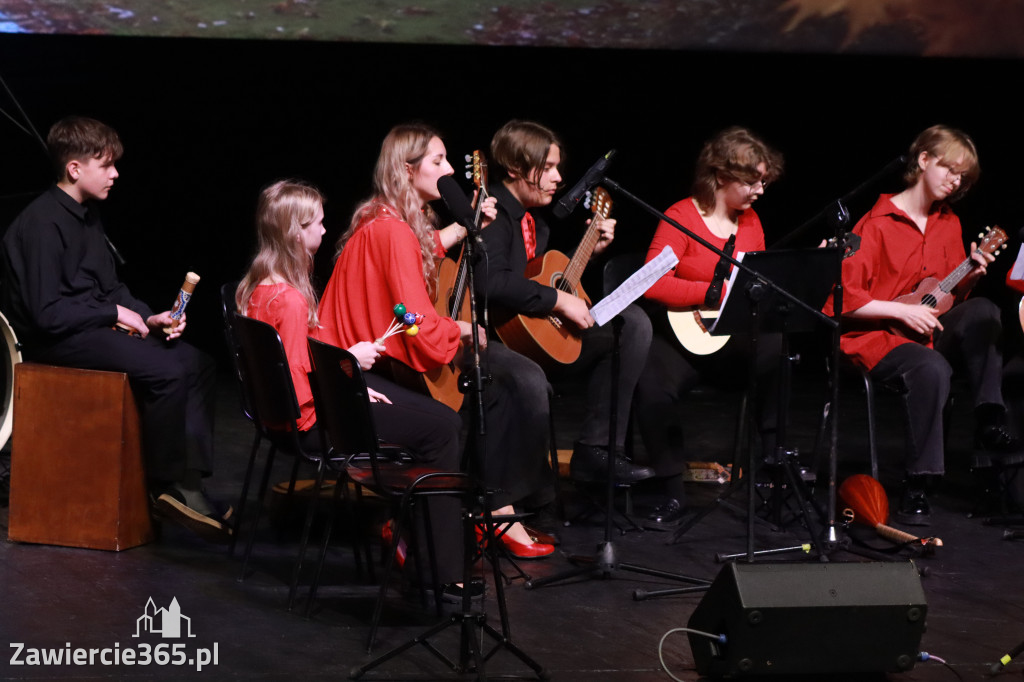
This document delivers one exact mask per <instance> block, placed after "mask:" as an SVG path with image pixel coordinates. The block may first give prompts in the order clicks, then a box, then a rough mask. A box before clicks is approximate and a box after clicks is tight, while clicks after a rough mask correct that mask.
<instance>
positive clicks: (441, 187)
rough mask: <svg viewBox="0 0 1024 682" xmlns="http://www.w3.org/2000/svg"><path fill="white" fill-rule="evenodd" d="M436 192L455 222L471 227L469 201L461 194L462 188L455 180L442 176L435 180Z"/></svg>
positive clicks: (472, 214) (471, 219) (472, 217)
mask: <svg viewBox="0 0 1024 682" xmlns="http://www.w3.org/2000/svg"><path fill="white" fill-rule="evenodd" d="M437 191H438V193H440V195H441V199H442V200H444V204H445V206H447V207H448V210H449V211H451V212H452V215H453V216H454V217H455V220H456V221H458V223H459V224H460V225H462V226H464V227H469V226H472V225H473V223H474V218H475V216H474V212H473V207H472V205H470V203H469V199H467V198H466V195H465V194H463V193H462V188H461V187H459V183H458V182H456V180H455V178H453V177H452V176H450V175H442V176H441V177H440V178H438V180H437Z"/></svg>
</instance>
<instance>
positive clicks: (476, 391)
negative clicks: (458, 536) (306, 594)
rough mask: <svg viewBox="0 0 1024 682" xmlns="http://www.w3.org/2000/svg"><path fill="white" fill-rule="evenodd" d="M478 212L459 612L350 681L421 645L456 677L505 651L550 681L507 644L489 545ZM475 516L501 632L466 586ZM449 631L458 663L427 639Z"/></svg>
mask: <svg viewBox="0 0 1024 682" xmlns="http://www.w3.org/2000/svg"><path fill="white" fill-rule="evenodd" d="M482 200H483V196H481V197H480V201H482ZM480 213H481V212H480V209H479V202H478V208H477V211H476V216H475V218H474V221H475V224H474V225H472V226H470V225H466V224H463V226H464V227H465V228H466V230H467V233H466V238H465V240H463V248H464V249H465V251H464V253H463V256H462V257H463V258H464V259H466V262H465V264H466V276H467V282H466V287H467V290H468V293H469V303H470V305H469V310H470V313H469V314H470V325H471V329H472V330H473V331H472V334H470V346H469V348H470V357H471V362H470V363H469V364H468V365H467V366H464V367H463V371H462V373H461V374H460V375H459V390H460V391H461V392H462V393H465V394H466V395H467V397H468V398H469V400H470V403H471V404H470V406H469V407H468V408H467V409H469V410H471V411H472V422H473V426H474V428H473V429H472V437H471V439H470V442H469V443H467V447H466V454H465V457H464V464H465V466H466V468H467V470H468V471H469V473H470V474H471V475H472V476H471V478H472V479H475V480H476V481H479V482H480V485H479V490H480V492H479V497H478V502H479V504H480V507H481V509H480V511H479V512H474V511H473V510H466V515H465V516H464V518H463V538H464V541H465V552H464V560H463V574H462V580H463V582H462V585H463V590H462V605H461V610H460V611H458V612H456V613H452V614H451V615H450V616H449V617H448V618H447V619H446V620H444V621H442V622H440V623H438V624H437V625H434V626H433V627H431V628H429V629H427V630H426V631H424V632H422V633H420V634H418V635H416V636H415V637H413V638H412V639H410V640H407V641H406V642H405V643H403V644H400V645H399V646H397V647H395V648H394V649H392V650H390V651H388V652H386V653H384V654H382V655H381V656H378V657H377V658H375V659H374V660H372V661H370V662H369V663H366V664H365V665H362V666H358V667H356V668H353V669H352V671H351V673H350V675H349V677H350V678H351V679H358V678H359V677H361V676H362V675H363V674H364V673H366V672H367V671H369V670H372V669H373V668H376V667H377V666H379V665H381V664H382V663H384V662H385V661H389V660H391V659H392V658H395V657H396V656H398V655H400V654H402V653H403V652H405V651H407V650H409V649H411V648H412V647H414V646H416V645H417V644H421V645H423V646H424V647H425V648H426V649H427V651H429V652H430V653H432V654H434V656H436V657H437V658H438V659H440V660H441V661H443V662H444V663H445V664H446V665H448V666H449V668H450V669H451V670H452V671H453V672H455V673H456V674H460V675H461V674H466V673H475V674H476V676H477V677H476V678H477V679H478V680H486V679H487V670H486V663H487V661H488V660H490V658H491V657H492V656H494V654H495V653H497V651H498V650H499V649H506V650H508V651H509V652H510V653H511V654H512V655H514V656H515V657H517V658H518V659H519V660H520V661H522V662H523V663H525V664H526V665H527V666H528V667H529V668H530V669H531V670H533V672H534V674H536V675H537V678H538V679H540V680H547V679H550V677H551V674H550V672H549V671H548V670H547V669H546V668H545V667H544V666H542V665H541V664H540V663H538V662H537V661H535V660H534V659H533V658H532V657H531V656H530V655H529V654H527V653H526V652H525V651H523V650H522V649H520V648H519V647H518V646H516V645H515V644H514V643H513V642H512V634H511V624H510V622H509V617H508V604H507V602H506V600H505V586H504V580H503V576H502V575H501V568H500V566H499V557H498V550H497V546H498V543H497V542H496V541H494V538H496V534H495V533H494V532H493V529H494V518H493V517H492V515H491V506H492V505H491V493H490V490H489V489H488V488H487V486H486V484H483V483H482V481H484V480H485V476H484V470H485V467H486V459H487V458H486V457H485V456H484V452H485V450H484V442H485V440H486V436H487V424H486V418H485V415H484V388H485V385H486V384H487V383H488V382H489V381H490V379H489V377H485V376H484V374H483V369H482V363H481V353H480V345H479V339H478V338H477V329H479V328H480V326H479V324H478V322H477V307H476V287H475V277H476V269H475V267H474V261H475V260H476V246H477V244H476V236H477V235H479V234H480V227H479V225H480ZM467 220H468V219H467ZM460 222H461V221H460ZM477 518H481V519H482V523H483V527H484V529H485V537H486V538H487V540H485V542H484V546H483V550H482V551H483V552H484V553H486V554H487V558H488V561H489V562H490V564H491V567H492V570H493V574H494V591H495V593H496V601H497V603H498V616H499V620H500V622H501V630H497V629H495V628H494V627H493V626H492V625H490V624H489V623H488V622H487V614H486V613H484V612H483V611H482V610H474V609H473V604H472V595H471V594H470V584H471V579H472V573H473V563H474V562H473V559H474V553H475V552H476V549H477V544H476V525H477V524H476V519H477ZM514 518H515V517H511V519H512V520H514ZM509 522H511V521H509ZM450 627H458V628H459V658H458V661H453V660H451V659H450V658H448V657H447V656H446V655H445V654H444V653H442V652H441V651H440V650H439V649H438V648H437V647H435V646H434V645H433V644H432V643H431V642H430V638H432V637H434V636H435V635H437V634H439V633H441V632H443V631H444V630H447V629H448V628H450ZM485 634H486V635H488V636H489V637H490V638H491V639H492V640H493V647H492V648H491V649H490V650H489V651H487V652H484V651H483V644H484V637H483V636H484V635H485ZM431 679H433V678H431Z"/></svg>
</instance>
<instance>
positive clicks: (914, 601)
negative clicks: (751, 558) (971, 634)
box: [688, 562, 928, 678]
mask: <svg viewBox="0 0 1024 682" xmlns="http://www.w3.org/2000/svg"><path fill="white" fill-rule="evenodd" d="M927 612H928V605H927V604H926V603H925V599H924V590H922V589H921V579H920V577H919V575H918V572H917V568H916V567H915V566H914V564H913V563H911V562H905V563H903V562H901V563H827V564H793V563H790V564H740V563H734V564H729V565H727V566H725V567H724V568H723V569H722V571H721V572H720V573H719V574H718V577H716V578H715V580H714V582H713V583H712V584H711V587H710V588H709V589H708V591H707V592H706V593H705V595H704V598H703V599H702V600H701V602H700V604H698V605H697V608H696V609H695V610H694V612H693V615H692V616H690V621H689V624H688V625H689V627H690V628H692V629H694V630H701V631H704V632H710V633H713V634H716V635H717V634H724V635H725V637H726V641H725V642H724V643H719V642H717V641H715V640H711V639H708V638H706V637H703V636H700V635H695V634H693V633H690V634H689V638H690V649H691V651H692V652H693V659H694V662H695V663H696V666H697V672H699V673H700V674H701V675H709V676H712V677H725V678H734V677H744V676H755V675H796V674H825V673H869V672H901V671H906V670H909V669H911V668H913V667H914V663H915V662H916V660H917V654H918V646H919V645H920V643H921V635H922V634H923V632H924V626H925V616H926V615H927Z"/></svg>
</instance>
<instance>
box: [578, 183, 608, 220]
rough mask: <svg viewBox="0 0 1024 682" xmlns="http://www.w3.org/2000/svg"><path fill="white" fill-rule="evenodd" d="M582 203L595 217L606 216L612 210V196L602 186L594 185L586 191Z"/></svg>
mask: <svg viewBox="0 0 1024 682" xmlns="http://www.w3.org/2000/svg"><path fill="white" fill-rule="evenodd" d="M583 205H584V206H586V207H587V208H589V209H590V210H591V211H592V212H593V213H594V216H595V217H597V218H607V217H608V216H609V215H611V212H612V198H611V195H609V194H608V190H606V189H605V188H604V187H595V188H594V189H593V190H590V191H588V192H587V194H586V196H585V197H584V199H583Z"/></svg>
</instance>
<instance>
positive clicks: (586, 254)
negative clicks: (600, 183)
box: [562, 215, 605, 290]
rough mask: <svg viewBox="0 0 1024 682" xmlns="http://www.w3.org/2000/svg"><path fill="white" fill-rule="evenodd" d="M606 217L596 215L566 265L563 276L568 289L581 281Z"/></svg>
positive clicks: (573, 287)
mask: <svg viewBox="0 0 1024 682" xmlns="http://www.w3.org/2000/svg"><path fill="white" fill-rule="evenodd" d="M604 219H605V216H601V215H595V216H594V219H593V220H591V221H590V226H589V227H587V231H586V232H585V233H584V234H583V239H581V240H580V245H579V246H577V247H576V253H574V254H573V256H572V258H571V259H570V260H569V264H568V265H567V266H565V272H564V273H563V274H562V277H563V280H564V282H565V284H566V286H567V287H568V290H572V289H575V288H576V285H577V284H579V283H580V278H581V277H583V271H584V270H585V269H586V267H587V263H589V262H590V257H591V256H592V255H593V254H594V248H595V247H596V246H597V240H598V239H599V238H600V236H601V233H600V231H599V230H598V228H599V227H600V226H601V221H602V220H604Z"/></svg>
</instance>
